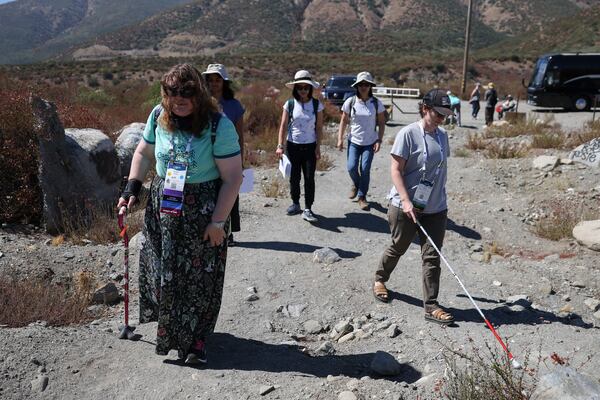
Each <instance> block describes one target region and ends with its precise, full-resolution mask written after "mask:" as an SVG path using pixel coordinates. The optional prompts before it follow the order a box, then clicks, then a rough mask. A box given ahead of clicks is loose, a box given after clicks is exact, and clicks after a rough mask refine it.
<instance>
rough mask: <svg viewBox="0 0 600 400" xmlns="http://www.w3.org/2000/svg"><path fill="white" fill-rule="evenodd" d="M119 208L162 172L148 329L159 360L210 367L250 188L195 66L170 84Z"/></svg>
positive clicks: (150, 223) (175, 74) (154, 212)
mask: <svg viewBox="0 0 600 400" xmlns="http://www.w3.org/2000/svg"><path fill="white" fill-rule="evenodd" d="M161 95H162V101H161V104H160V105H158V106H157V107H155V108H154V110H152V112H151V113H150V116H149V117H148V121H147V123H146V128H145V130H144V134H143V140H141V141H140V143H139V145H138V146H137V148H136V150H135V153H134V155H133V159H132V162H131V170H130V172H129V181H128V182H127V186H126V187H125V190H124V191H123V193H122V195H121V198H120V199H119V202H118V204H117V207H119V209H121V207H131V206H132V205H133V204H134V203H135V202H136V201H137V199H138V196H139V192H140V189H141V186H142V182H143V181H144V178H145V177H146V174H147V172H148V170H149V169H150V168H152V167H153V166H154V168H155V169H156V176H155V177H154V180H153V181H152V185H151V187H150V198H149V200H148V205H147V206H146V215H145V219H144V228H143V233H144V238H145V240H144V242H143V244H142V249H141V252H140V263H139V291H140V323H146V322H151V321H158V328H157V338H156V353H157V354H161V355H166V354H167V353H168V352H169V350H171V349H176V350H177V352H178V355H179V357H180V358H181V359H185V362H186V363H190V364H193V363H198V362H203V363H204V362H206V350H205V341H206V339H207V337H208V336H209V335H210V334H211V333H212V332H213V330H214V327H215V324H216V322H217V317H218V315H219V310H220V308H221V298H222V294H223V280H224V276H225V263H226V259H227V244H226V241H225V238H227V234H228V231H229V217H228V216H229V213H230V212H231V208H232V207H233V203H234V202H235V198H236V196H237V194H238V191H239V187H240V184H241V181H242V168H241V159H240V146H239V144H238V137H237V134H236V131H235V127H234V126H233V124H232V123H231V121H230V120H229V119H228V118H227V117H225V116H222V114H220V113H219V109H218V107H217V104H216V103H215V101H214V99H213V98H212V97H211V96H210V93H209V92H208V89H207V88H206V85H205V84H204V80H203V79H202V77H201V76H200V73H199V72H198V70H196V69H195V68H194V67H193V66H191V65H190V64H180V65H176V66H175V67H173V68H171V69H170V70H169V72H167V73H166V74H165V75H164V76H163V77H162V80H161Z"/></svg>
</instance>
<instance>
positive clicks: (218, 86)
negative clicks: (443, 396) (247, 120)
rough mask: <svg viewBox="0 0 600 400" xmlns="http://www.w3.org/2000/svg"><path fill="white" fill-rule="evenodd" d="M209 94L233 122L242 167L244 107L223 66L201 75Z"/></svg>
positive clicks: (235, 222) (234, 221)
mask: <svg viewBox="0 0 600 400" xmlns="http://www.w3.org/2000/svg"><path fill="white" fill-rule="evenodd" d="M202 76H204V79H205V80H206V83H207V84H208V89H209V90H210V94H211V95H212V97H214V98H215V99H216V100H217V102H218V103H219V105H220V106H221V111H222V112H223V113H224V114H225V115H226V116H227V118H229V119H230V120H231V122H233V124H234V125H235V130H236V131H237V134H238V138H239V140H238V142H239V144H240V149H241V156H242V165H243V164H244V118H243V117H244V112H245V111H246V110H244V107H243V106H242V103H240V102H239V101H238V100H237V99H236V98H235V96H234V93H233V89H232V88H231V81H230V80H229V75H227V71H226V70H225V66H224V65H223V64H209V65H208V67H207V68H206V71H204V72H203V73H202ZM240 228H241V227H240V198H239V196H238V197H237V198H236V199H235V204H234V205H233V209H232V210H231V233H230V234H229V238H228V240H227V242H228V245H229V246H234V245H235V241H234V240H233V232H239V231H240Z"/></svg>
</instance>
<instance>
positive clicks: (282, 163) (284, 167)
mask: <svg viewBox="0 0 600 400" xmlns="http://www.w3.org/2000/svg"><path fill="white" fill-rule="evenodd" d="M279 171H281V175H283V177H284V178H289V177H290V174H291V173H292V163H291V162H290V159H289V158H287V156H286V155H285V154H283V155H282V156H281V158H280V159H279Z"/></svg>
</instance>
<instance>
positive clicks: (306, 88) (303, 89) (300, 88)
mask: <svg viewBox="0 0 600 400" xmlns="http://www.w3.org/2000/svg"><path fill="white" fill-rule="evenodd" d="M296 88H297V89H298V91H299V92H308V91H309V90H310V86H308V85H297V86H296Z"/></svg>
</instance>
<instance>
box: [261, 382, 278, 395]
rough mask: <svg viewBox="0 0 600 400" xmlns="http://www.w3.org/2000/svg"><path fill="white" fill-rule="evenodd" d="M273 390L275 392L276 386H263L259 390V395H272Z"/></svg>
mask: <svg viewBox="0 0 600 400" xmlns="http://www.w3.org/2000/svg"><path fill="white" fill-rule="evenodd" d="M273 390H275V386H273V385H262V386H261V387H260V389H259V391H258V393H259V394H260V395H261V396H264V395H266V394H269V393H271V392H272V391H273Z"/></svg>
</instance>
